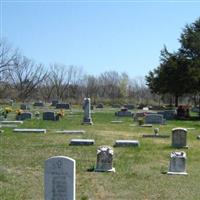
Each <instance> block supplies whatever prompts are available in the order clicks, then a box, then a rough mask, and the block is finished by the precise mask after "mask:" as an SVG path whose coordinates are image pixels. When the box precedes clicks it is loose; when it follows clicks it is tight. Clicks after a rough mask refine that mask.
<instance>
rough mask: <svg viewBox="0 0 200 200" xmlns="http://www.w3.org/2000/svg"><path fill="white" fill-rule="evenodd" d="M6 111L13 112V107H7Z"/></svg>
mask: <svg viewBox="0 0 200 200" xmlns="http://www.w3.org/2000/svg"><path fill="white" fill-rule="evenodd" d="M4 110H5V113H6V114H8V113H9V112H12V108H11V107H5V109H4Z"/></svg>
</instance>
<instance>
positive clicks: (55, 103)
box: [51, 100, 59, 106]
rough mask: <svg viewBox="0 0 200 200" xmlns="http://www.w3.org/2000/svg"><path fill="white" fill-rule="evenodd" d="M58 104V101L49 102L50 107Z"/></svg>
mask: <svg viewBox="0 0 200 200" xmlns="http://www.w3.org/2000/svg"><path fill="white" fill-rule="evenodd" d="M58 103H59V101H58V100H52V102H51V106H56V105H57V104H58Z"/></svg>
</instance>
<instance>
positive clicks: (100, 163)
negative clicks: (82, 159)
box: [95, 146, 115, 172]
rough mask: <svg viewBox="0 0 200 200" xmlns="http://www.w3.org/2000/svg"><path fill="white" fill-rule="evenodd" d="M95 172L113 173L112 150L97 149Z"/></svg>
mask: <svg viewBox="0 0 200 200" xmlns="http://www.w3.org/2000/svg"><path fill="white" fill-rule="evenodd" d="M95 171H96V172H115V168H113V149H112V148H111V147H109V146H101V147H99V148H98V149H97V163H96V169H95Z"/></svg>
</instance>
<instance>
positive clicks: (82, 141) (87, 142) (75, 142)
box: [70, 139, 95, 146]
mask: <svg viewBox="0 0 200 200" xmlns="http://www.w3.org/2000/svg"><path fill="white" fill-rule="evenodd" d="M94 144H95V141H94V140H92V139H71V140H70V145H77V146H79V145H94Z"/></svg>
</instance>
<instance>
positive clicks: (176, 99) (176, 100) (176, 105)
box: [175, 95, 178, 107]
mask: <svg viewBox="0 0 200 200" xmlns="http://www.w3.org/2000/svg"><path fill="white" fill-rule="evenodd" d="M175 107H178V95H175Z"/></svg>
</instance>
